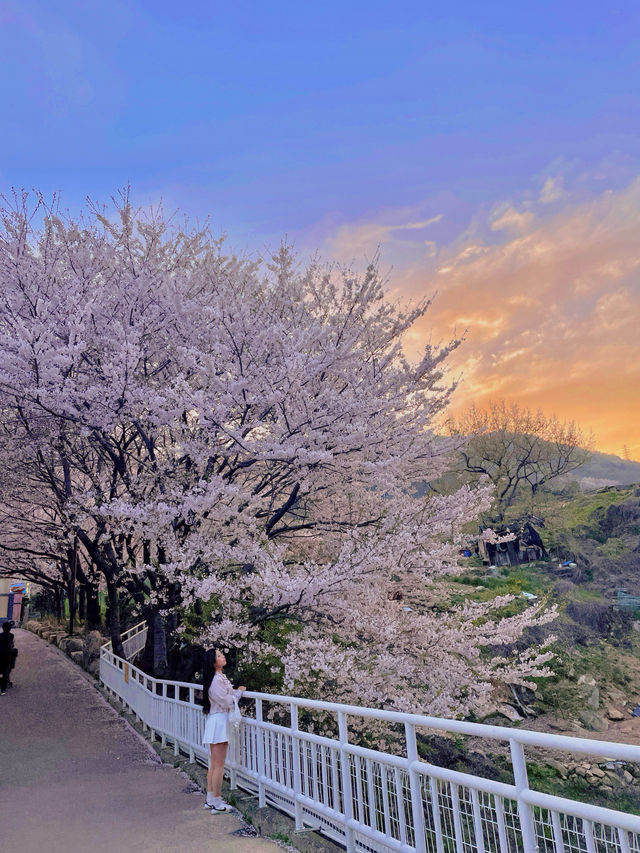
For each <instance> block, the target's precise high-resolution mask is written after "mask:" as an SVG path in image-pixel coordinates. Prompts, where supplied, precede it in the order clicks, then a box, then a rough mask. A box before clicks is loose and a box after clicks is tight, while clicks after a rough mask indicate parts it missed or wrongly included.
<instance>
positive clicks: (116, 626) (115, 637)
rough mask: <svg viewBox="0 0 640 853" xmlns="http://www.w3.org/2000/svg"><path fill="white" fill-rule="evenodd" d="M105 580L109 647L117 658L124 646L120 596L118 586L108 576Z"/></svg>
mask: <svg viewBox="0 0 640 853" xmlns="http://www.w3.org/2000/svg"><path fill="white" fill-rule="evenodd" d="M105 580H106V582H107V598H108V600H109V634H110V636H111V647H112V649H113V653H114V654H115V655H117V656H118V657H119V658H123V657H124V656H125V655H124V647H123V645H122V634H121V631H120V597H119V595H118V587H117V586H116V584H115V582H114V581H113V580H111V579H110V578H109V577H108V576H105Z"/></svg>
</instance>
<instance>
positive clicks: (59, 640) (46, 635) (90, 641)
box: [24, 619, 109, 678]
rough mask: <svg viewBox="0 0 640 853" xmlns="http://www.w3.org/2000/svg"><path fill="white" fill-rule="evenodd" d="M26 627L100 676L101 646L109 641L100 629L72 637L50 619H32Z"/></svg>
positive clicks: (95, 676) (96, 675) (75, 661)
mask: <svg viewBox="0 0 640 853" xmlns="http://www.w3.org/2000/svg"><path fill="white" fill-rule="evenodd" d="M24 627H25V628H26V629H27V631H31V632H32V633H33V634H37V635H38V637H41V638H42V639H43V640H46V641H47V642H48V643H52V644H53V645H54V646H58V648H59V649H60V650H61V651H63V652H64V653H65V654H66V655H68V656H69V657H70V658H71V660H72V661H73V662H74V663H77V664H78V666H81V667H82V668H83V669H86V671H87V672H88V673H90V674H91V675H92V676H93V677H94V678H98V676H99V674H100V646H103V645H104V644H105V643H106V642H108V640H109V638H108V637H103V636H102V634H101V633H100V632H99V631H88V632H87V633H86V634H74V635H73V637H70V636H69V634H67V632H66V631H65V630H64V629H63V628H62V626H61V625H60V623H58V622H52V621H49V620H42V621H36V620H35V619H32V620H31V621H29V622H27V623H26V624H25V625H24Z"/></svg>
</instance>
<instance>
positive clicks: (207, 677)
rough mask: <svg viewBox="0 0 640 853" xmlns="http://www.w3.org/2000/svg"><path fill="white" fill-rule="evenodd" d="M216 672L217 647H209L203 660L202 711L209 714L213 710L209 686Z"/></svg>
mask: <svg viewBox="0 0 640 853" xmlns="http://www.w3.org/2000/svg"><path fill="white" fill-rule="evenodd" d="M215 674H216V649H207V651H206V652H205V653H204V659H203V661H202V713H203V714H208V713H209V711H210V710H211V700H210V699H209V688H210V687H211V682H212V681H213V676H214V675H215Z"/></svg>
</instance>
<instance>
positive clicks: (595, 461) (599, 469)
mask: <svg viewBox="0 0 640 853" xmlns="http://www.w3.org/2000/svg"><path fill="white" fill-rule="evenodd" d="M566 479H570V480H576V481H577V482H578V484H579V485H580V486H581V488H583V489H589V488H592V489H593V488H599V487H602V486H608V485H612V486H613V485H619V486H629V485H631V484H632V483H640V462H630V461H627V460H626V459H621V458H620V457H619V456H615V455H614V454H612V453H598V452H594V453H593V454H592V455H591V459H590V460H589V462H586V463H585V464H584V465H581V466H580V467H579V468H576V470H575V471H572V472H571V473H570V474H567V475H566Z"/></svg>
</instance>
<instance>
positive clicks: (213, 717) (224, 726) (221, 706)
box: [202, 649, 247, 812]
mask: <svg viewBox="0 0 640 853" xmlns="http://www.w3.org/2000/svg"><path fill="white" fill-rule="evenodd" d="M226 663H227V659H226V658H225V656H224V655H223V654H222V652H221V651H220V650H219V649H211V650H209V651H207V652H206V653H205V658H204V666H203V673H202V676H203V677H202V700H203V701H202V713H203V714H206V715H207V719H206V722H205V726H204V735H203V738H202V743H203V744H205V745H206V744H209V770H208V771H207V799H206V800H205V804H204V805H205V808H208V809H210V810H211V811H212V812H226V811H229V809H230V808H231V806H230V805H229V804H228V803H225V801H224V800H223V799H222V796H221V795H222V777H223V775H224V762H225V759H226V757H227V748H228V747H229V711H231V710H232V709H233V707H234V704H235V702H234V700H235V699H238V698H240V696H241V695H242V693H243V692H244V691H245V690H246V689H247V688H246V687H238V688H237V689H235V690H234V688H233V687H232V685H231V682H230V681H229V679H228V678H227V676H226V675H223V673H222V670H223V668H224V666H225V665H226Z"/></svg>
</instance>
